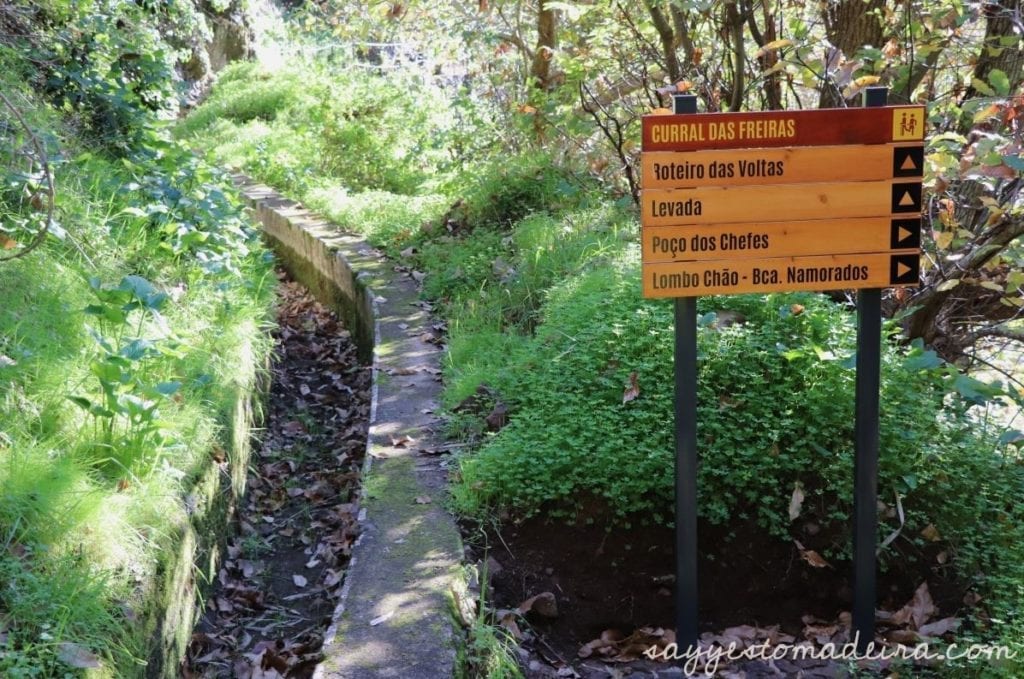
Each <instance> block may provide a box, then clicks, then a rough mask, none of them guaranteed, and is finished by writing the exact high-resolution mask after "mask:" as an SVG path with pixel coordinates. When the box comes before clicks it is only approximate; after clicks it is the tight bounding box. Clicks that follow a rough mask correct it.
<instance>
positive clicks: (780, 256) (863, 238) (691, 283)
mask: <svg viewBox="0 0 1024 679" xmlns="http://www.w3.org/2000/svg"><path fill="white" fill-rule="evenodd" d="M924 128H925V112H924V107H923V106H890V107H875V108H853V109H821V110H813V111H765V112H757V113H709V114H693V115H655V116H646V117H644V119H643V154H642V156H641V165H642V170H643V174H642V183H641V187H642V191H641V201H640V204H641V226H642V232H641V241H642V253H643V290H644V296H645V297H691V296H693V297H696V296H700V295H708V294H739V293H747V292H754V293H756V292H765V293H767V292H784V291H789V290H793V291H795V290H834V289H844V288H883V287H892V286H906V285H916V284H917V283H918V278H919V262H918V261H917V258H918V256H919V254H920V250H919V248H920V242H921V217H920V216H921V210H922V204H921V201H922V193H921V178H922V176H923V174H924V145H923V139H924ZM912 260H913V261H912ZM829 272H831V273H829ZM826 274H827V275H826Z"/></svg>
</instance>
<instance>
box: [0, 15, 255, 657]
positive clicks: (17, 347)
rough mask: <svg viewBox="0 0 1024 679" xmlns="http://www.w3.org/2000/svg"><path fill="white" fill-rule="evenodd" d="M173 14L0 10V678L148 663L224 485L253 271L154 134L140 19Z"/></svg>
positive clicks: (206, 169)
mask: <svg viewBox="0 0 1024 679" xmlns="http://www.w3.org/2000/svg"><path fill="white" fill-rule="evenodd" d="M195 19H196V14H195V7H194V6H191V5H188V4H186V3H169V4H168V5H167V6H166V7H164V8H163V10H161V11H156V10H155V9H153V8H149V9H146V8H144V7H142V6H141V5H135V4H131V3H129V4H127V5H126V4H122V3H64V2H52V3H50V2H47V3H33V4H30V5H27V6H19V7H12V6H8V5H5V6H4V7H2V8H0V25H2V26H3V36H2V37H0V64H2V65H3V68H2V69H0V71H2V72H0V92H2V93H3V102H2V105H0V129H2V130H3V132H2V134H0V180H2V187H0V259H2V260H4V261H0V295H2V297H3V308H2V309H0V545H2V548H0V581H2V583H3V585H2V587H0V675H3V676H4V677H65V676H79V675H81V674H82V673H83V672H85V671H89V672H90V673H91V675H92V676H100V677H103V676H109V677H133V676H142V675H144V674H146V672H147V671H148V672H151V673H152V672H157V671H161V668H160V665H161V664H162V663H163V662H164V661H166V659H167V657H173V656H174V651H173V650H172V649H173V648H175V647H176V646H177V648H178V652H179V653H180V652H182V651H183V650H184V643H185V641H186V640H187V634H188V631H189V630H188V628H189V627H190V625H188V624H187V623H186V624H183V625H182V626H181V627H182V629H178V625H177V621H176V619H175V618H174V616H177V615H179V614H180V615H181V616H182V619H184V620H190V616H191V615H192V609H193V608H194V599H193V597H194V590H193V589H192V588H191V587H190V586H189V584H188V583H189V582H194V579H195V578H200V579H201V578H203V577H207V576H208V574H207V573H205V572H204V570H203V568H202V565H201V564H202V558H206V559H209V554H208V553H206V554H203V555H200V554H196V553H195V550H196V544H195V542H194V541H193V542H190V541H192V540H194V539H195V538H196V535H197V534H198V535H199V538H198V542H199V544H200V545H201V549H203V550H208V549H210V547H212V546H213V545H214V544H215V542H216V536H215V533H214V527H215V526H216V524H217V520H218V519H217V516H216V513H217V511H224V506H226V504H225V499H226V498H229V497H231V495H232V494H238V493H240V492H241V487H240V486H236V487H234V488H232V487H231V481H230V478H231V475H232V473H234V471H235V469H234V467H235V466H237V465H241V466H242V467H244V456H245V454H246V450H247V443H248V426H249V423H248V422H247V421H246V419H247V418H246V415H245V412H244V411H245V409H246V408H248V407H249V406H248V404H249V401H250V399H251V397H252V396H253V394H254V393H255V391H256V380H257V373H258V372H259V371H260V369H261V366H262V365H263V363H264V361H265V358H266V355H267V351H268V349H269V342H268V340H267V339H266V328H267V324H268V318H269V309H270V305H271V301H272V296H273V291H274V287H275V286H274V282H275V281H274V278H273V275H272V272H271V269H270V263H269V261H268V260H267V259H266V257H265V252H264V250H263V248H262V246H261V245H260V243H259V242H258V240H257V239H256V231H255V229H254V228H253V227H252V225H251V224H250V223H249V221H248V220H247V218H246V217H245V216H244V215H243V213H242V210H241V206H240V204H239V201H238V199H237V197H236V196H235V194H234V192H233V190H232V189H231V184H230V179H229V177H227V175H225V174H224V173H222V172H220V171H218V170H216V169H214V168H212V167H211V166H209V165H208V164H206V163H203V162H201V161H199V160H198V159H196V158H195V157H193V156H192V154H191V153H190V152H189V150H188V149H186V148H184V147H182V146H181V145H179V144H177V143H174V142H172V141H170V140H169V138H168V137H167V135H166V133H165V131H164V130H163V129H162V123H161V122H160V116H161V114H166V113H169V112H170V109H171V108H172V107H174V106H176V102H177V99H176V96H175V94H174V93H175V90H174V87H173V83H172V79H171V74H172V68H173V66H174V63H175V59H174V52H175V49H176V46H175V45H174V44H172V43H170V42H168V41H167V40H165V39H164V38H161V36H160V28H161V27H170V26H177V27H178V29H179V31H178V33H176V35H177V36H178V37H181V36H182V35H187V28H188V25H189V22H191V21H193V20H195ZM115 26H117V27H119V28H116V29H115ZM129 26H130V27H134V28H135V29H137V32H135V33H133V32H132V31H130V30H127V29H128V27H129ZM135 50H139V53H136V52H135ZM132 54H135V57H132V56H131V55H132ZM220 478H223V479H226V482H225V483H223V484H221V481H220V480H219V479H220ZM211 480H212V481H211ZM217 507H220V509H219V510H218V509H216V508H217ZM194 558H200V561H199V566H198V567H197V566H196V564H194V563H193V562H192V559H194ZM182 574H184V575H182ZM167 616H171V617H170V618H168V617H167ZM164 653H166V654H167V655H166V656H165V655H164ZM147 665H148V669H147ZM162 669H163V670H164V671H167V672H172V671H174V668H173V667H169V668H162Z"/></svg>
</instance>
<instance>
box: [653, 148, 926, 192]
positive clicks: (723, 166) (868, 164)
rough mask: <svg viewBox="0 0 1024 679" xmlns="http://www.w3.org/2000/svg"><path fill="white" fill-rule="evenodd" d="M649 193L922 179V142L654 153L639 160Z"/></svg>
mask: <svg viewBox="0 0 1024 679" xmlns="http://www.w3.org/2000/svg"><path fill="white" fill-rule="evenodd" d="M641 166H642V167H641V170H642V172H643V175H642V176H643V184H644V188H645V189H680V188H686V187H692V186H725V185H728V186H744V185H748V184H795V183H803V182H808V183H809V182H820V181H825V179H823V178H824V177H829V178H830V179H829V181H847V182H857V181H877V180H883V179H892V178H913V177H921V176H922V174H923V170H924V148H922V146H921V145H920V144H915V145H910V146H907V145H906V144H901V145H896V144H879V145H876V146H868V145H862V144H857V145H850V146H806V147H799V146H797V147H785V148H777V149H771V148H769V149H760V148H759V149H737V150H725V151H691V152H676V153H673V152H669V151H654V152H651V153H644V154H643V156H642V157H641Z"/></svg>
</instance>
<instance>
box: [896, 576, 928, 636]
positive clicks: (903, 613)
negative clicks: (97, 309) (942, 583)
mask: <svg viewBox="0 0 1024 679" xmlns="http://www.w3.org/2000/svg"><path fill="white" fill-rule="evenodd" d="M935 612H936V608H935V603H934V602H933V601H932V595H931V592H929V591H928V583H927V582H922V583H921V584H920V585H919V586H918V588H917V590H916V591H915V592H914V597H913V598H912V599H911V600H910V601H909V602H908V603H907V604H906V605H905V606H904V607H903V608H901V609H900V610H898V611H896V612H895V613H893V616H892V618H890V620H889V622H890V623H892V624H893V625H906V624H909V625H910V626H911V628H913V629H915V630H916V629H920V628H921V626H922V625H924V624H925V623H926V622H928V618H930V617H932V616H933V615H935Z"/></svg>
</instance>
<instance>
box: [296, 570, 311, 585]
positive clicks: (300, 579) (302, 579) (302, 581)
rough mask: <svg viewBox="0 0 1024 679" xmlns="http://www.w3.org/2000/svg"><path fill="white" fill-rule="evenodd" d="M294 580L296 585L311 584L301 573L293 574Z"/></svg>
mask: <svg viewBox="0 0 1024 679" xmlns="http://www.w3.org/2000/svg"><path fill="white" fill-rule="evenodd" d="M292 582H294V583H295V586H296V587H305V586H306V585H307V584H309V581H308V580H306V578H305V577H303V576H301V575H299V574H298V573H295V574H293V575H292Z"/></svg>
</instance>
